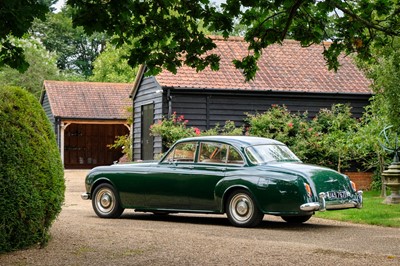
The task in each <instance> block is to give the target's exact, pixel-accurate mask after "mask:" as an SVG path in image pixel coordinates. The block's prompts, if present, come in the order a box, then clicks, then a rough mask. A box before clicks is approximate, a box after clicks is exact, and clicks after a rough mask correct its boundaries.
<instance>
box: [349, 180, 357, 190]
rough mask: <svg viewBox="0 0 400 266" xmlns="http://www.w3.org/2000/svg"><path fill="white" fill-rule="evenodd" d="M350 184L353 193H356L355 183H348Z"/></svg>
mask: <svg viewBox="0 0 400 266" xmlns="http://www.w3.org/2000/svg"><path fill="white" fill-rule="evenodd" d="M350 184H351V188H352V189H353V191H354V192H356V191H357V186H356V183H354V182H353V181H350Z"/></svg>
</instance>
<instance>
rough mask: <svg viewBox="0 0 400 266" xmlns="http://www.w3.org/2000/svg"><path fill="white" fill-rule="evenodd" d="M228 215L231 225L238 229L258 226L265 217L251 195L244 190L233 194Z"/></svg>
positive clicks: (229, 200) (228, 205)
mask: <svg viewBox="0 0 400 266" xmlns="http://www.w3.org/2000/svg"><path fill="white" fill-rule="evenodd" d="M226 214H227V216H228V219H229V221H230V222H231V224H233V225H234V226H238V227H254V226H257V225H258V224H260V223H261V221H262V219H263V217H264V214H263V213H262V212H261V211H260V210H259V209H258V207H257V206H256V204H255V202H254V200H253V198H252V196H251V195H250V193H249V192H248V191H246V190H243V189H241V190H237V191H235V192H233V193H232V194H231V195H230V196H229V197H228V200H227V202H226Z"/></svg>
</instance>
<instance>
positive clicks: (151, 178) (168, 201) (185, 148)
mask: <svg viewBox="0 0 400 266" xmlns="http://www.w3.org/2000/svg"><path fill="white" fill-rule="evenodd" d="M196 149H197V142H185V143H180V144H177V145H176V146H175V147H174V149H173V150H172V151H170V152H169V154H168V155H167V157H166V158H165V159H164V160H163V161H162V162H160V163H159V164H158V165H157V167H155V168H154V170H152V171H151V172H150V173H148V175H147V177H146V181H145V182H146V189H145V190H146V206H147V207H150V208H155V209H180V210H182V209H189V199H188V196H187V192H186V189H187V187H189V186H190V184H189V183H190V179H191V175H192V170H193V167H194V160H195V155H196Z"/></svg>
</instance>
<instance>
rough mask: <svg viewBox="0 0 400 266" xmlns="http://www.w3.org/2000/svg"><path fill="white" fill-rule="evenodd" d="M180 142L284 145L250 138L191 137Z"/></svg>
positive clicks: (271, 140)
mask: <svg viewBox="0 0 400 266" xmlns="http://www.w3.org/2000/svg"><path fill="white" fill-rule="evenodd" d="M182 141H219V142H225V143H229V144H232V145H235V146H242V147H243V146H245V147H247V146H252V145H262V144H264V145H271V144H277V145H284V144H283V143H282V142H280V141H277V140H273V139H268V138H261V137H251V136H204V137H192V138H185V139H181V140H179V142H182Z"/></svg>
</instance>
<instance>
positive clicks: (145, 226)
mask: <svg viewBox="0 0 400 266" xmlns="http://www.w3.org/2000/svg"><path fill="white" fill-rule="evenodd" d="M86 173H87V171H82V170H81V171H78V170H67V171H66V172H65V178H66V185H67V191H66V199H65V204H64V207H63V210H62V212H61V214H60V215H59V217H58V219H57V220H56V221H55V223H54V225H53V226H52V228H51V235H52V239H51V240H50V242H49V244H48V246H47V247H46V248H43V249H39V248H38V247H32V248H31V249H28V250H23V251H17V252H12V253H8V254H2V255H0V265H1V266H2V265H18V266H21V265H310V264H317V265H400V229H398V228H397V229H396V228H384V227H378V226H366V225H355V224H350V223H343V222H334V221H329V220H323V219H318V218H311V219H310V220H309V221H308V222H307V223H305V224H303V225H289V224H287V223H285V222H283V220H281V219H280V218H279V217H273V216H265V217H264V221H263V222H262V224H261V225H260V226H259V227H257V228H252V229H242V228H236V227H233V226H231V225H230V224H229V222H228V220H227V219H226V216H225V215H201V214H199V215H192V214H174V215H168V216H156V215H153V214H150V213H135V212H133V211H131V210H128V211H125V212H124V214H123V215H122V217H121V218H120V219H100V218H98V217H97V216H96V215H95V214H94V212H93V210H92V206H91V202H90V201H83V200H81V198H80V194H81V193H82V192H84V177H85V174H86ZM360 211H362V210H360Z"/></svg>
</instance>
